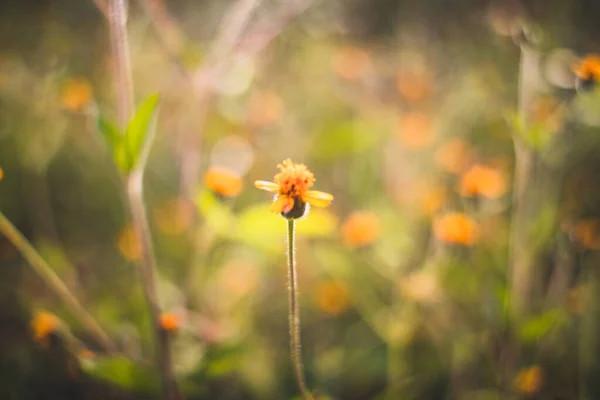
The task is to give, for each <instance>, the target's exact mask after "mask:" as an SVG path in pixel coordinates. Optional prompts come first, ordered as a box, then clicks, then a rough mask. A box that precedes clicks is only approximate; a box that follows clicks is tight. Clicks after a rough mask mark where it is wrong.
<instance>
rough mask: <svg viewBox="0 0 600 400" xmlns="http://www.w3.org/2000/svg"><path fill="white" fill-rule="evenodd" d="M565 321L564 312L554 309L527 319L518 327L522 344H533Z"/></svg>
mask: <svg viewBox="0 0 600 400" xmlns="http://www.w3.org/2000/svg"><path fill="white" fill-rule="evenodd" d="M565 321H566V315H565V312H564V310H561V309H556V310H550V311H547V312H545V313H543V314H541V315H538V316H535V317H533V318H530V319H528V320H527V321H525V322H524V323H523V324H522V325H521V326H520V327H519V337H520V338H521V340H522V341H523V342H526V343H527V342H535V341H536V340H539V339H540V338H542V337H544V336H546V335H547V334H548V333H550V332H551V331H552V330H554V329H556V328H557V327H558V326H559V325H561V324H562V323H563V322H565Z"/></svg>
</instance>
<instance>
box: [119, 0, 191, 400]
mask: <svg viewBox="0 0 600 400" xmlns="http://www.w3.org/2000/svg"><path fill="white" fill-rule="evenodd" d="M126 22H127V17H126V11H125V4H124V0H111V1H110V25H111V30H110V31H111V42H112V48H113V56H114V60H115V73H116V76H117V79H116V84H117V109H118V113H117V114H118V122H119V125H120V127H121V128H122V129H124V128H125V127H126V126H127V123H128V121H129V120H130V119H131V117H132V116H133V83H132V78H131V63H130V59H129V47H128V40H127V26H126ZM149 134H151V135H153V134H154V129H150V133H149ZM151 142H152V141H151V138H148V139H147V140H146V141H145V143H146V146H145V147H144V148H143V149H142V154H141V157H140V161H139V163H138V166H137V167H136V169H135V170H134V171H133V172H132V173H131V174H129V176H128V177H127V179H126V181H125V190H126V191H127V195H128V200H129V209H130V211H131V217H132V222H133V226H134V229H135V232H136V234H137V235H138V237H139V239H140V242H141V246H142V261H141V263H140V264H139V270H140V278H141V280H142V286H143V289H144V295H145V298H146V302H147V303H148V309H149V312H150V319H151V322H152V332H153V335H154V346H155V349H154V357H155V359H156V366H157V368H158V370H159V372H160V376H161V380H162V384H163V390H164V394H165V398H166V399H168V400H178V399H181V398H182V397H181V394H180V392H179V388H178V386H177V380H176V378H175V372H174V368H173V360H172V356H171V347H170V341H169V337H168V333H167V332H166V331H165V330H163V329H162V328H161V326H160V323H159V319H160V313H161V309H160V304H159V302H158V293H157V288H156V286H157V284H156V260H155V258H154V251H153V248H152V236H151V234H150V227H149V224H148V218H147V216H146V209H145V207H144V199H143V178H144V169H145V166H146V162H147V159H148V153H149V144H150V143H151Z"/></svg>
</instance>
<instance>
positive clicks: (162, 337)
mask: <svg viewBox="0 0 600 400" xmlns="http://www.w3.org/2000/svg"><path fill="white" fill-rule="evenodd" d="M142 181H143V173H142V171H141V170H135V171H134V172H133V173H132V174H131V175H130V176H129V177H128V180H127V182H126V186H127V187H126V189H127V194H128V200H129V209H130V211H131V217H132V222H133V226H134V229H135V232H136V234H137V235H138V238H139V240H140V243H141V247H142V261H141V263H140V264H139V271H140V277H141V280H142V286H143V289H144V296H145V298H146V302H147V304H148V309H149V312H150V320H151V324H152V333H153V335H154V357H155V360H156V364H157V367H158V369H159V372H160V376H161V380H162V385H163V390H164V393H165V398H166V399H168V400H179V399H181V398H182V397H181V393H180V392H179V387H178V385H177V380H176V378H175V371H174V368H173V357H172V354H171V346H170V341H169V334H168V332H167V331H165V330H164V329H162V327H161V326H160V314H161V308H160V304H159V301H158V291H157V285H156V259H155V257H154V251H153V248H152V236H151V234H150V227H149V225H148V218H147V216H146V210H145V207H144V200H143V190H142V188H143V185H142Z"/></svg>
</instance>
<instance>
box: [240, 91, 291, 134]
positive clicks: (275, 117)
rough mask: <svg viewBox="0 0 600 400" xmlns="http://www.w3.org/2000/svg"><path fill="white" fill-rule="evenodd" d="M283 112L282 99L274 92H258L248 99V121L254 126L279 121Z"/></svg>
mask: <svg viewBox="0 0 600 400" xmlns="http://www.w3.org/2000/svg"><path fill="white" fill-rule="evenodd" d="M283 112H284V106H283V101H282V100H281V97H279V96H278V95H277V94H276V93H274V92H270V91H264V92H260V93H258V94H256V95H254V96H252V98H251V99H250V105H249V108H248V122H249V123H250V124H251V125H255V126H265V125H269V124H272V123H274V122H277V121H279V119H280V118H281V117H282V115H283Z"/></svg>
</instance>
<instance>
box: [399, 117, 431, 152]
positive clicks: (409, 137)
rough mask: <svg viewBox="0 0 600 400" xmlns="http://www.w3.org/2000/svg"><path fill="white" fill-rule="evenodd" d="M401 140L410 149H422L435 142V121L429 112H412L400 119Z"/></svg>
mask: <svg viewBox="0 0 600 400" xmlns="http://www.w3.org/2000/svg"><path fill="white" fill-rule="evenodd" d="M397 135H398V138H399V139H400V142H401V143H402V144H403V145H404V146H405V147H407V148H409V149H421V148H424V147H427V146H429V145H430V144H431V143H432V142H433V123H432V120H431V117H430V116H429V114H427V113H424V112H417V111H414V112H410V113H408V114H406V115H404V116H402V118H401V119H400V121H399V123H398V130H397Z"/></svg>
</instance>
